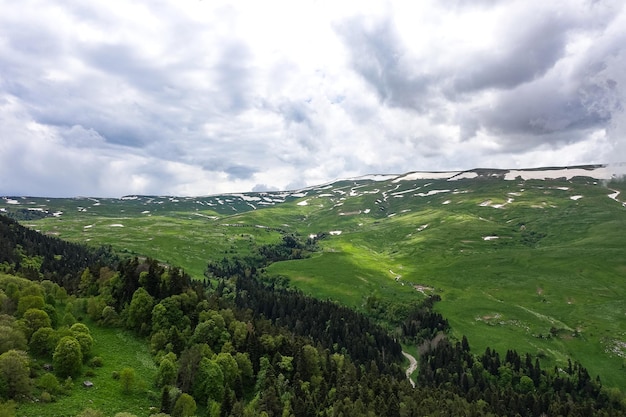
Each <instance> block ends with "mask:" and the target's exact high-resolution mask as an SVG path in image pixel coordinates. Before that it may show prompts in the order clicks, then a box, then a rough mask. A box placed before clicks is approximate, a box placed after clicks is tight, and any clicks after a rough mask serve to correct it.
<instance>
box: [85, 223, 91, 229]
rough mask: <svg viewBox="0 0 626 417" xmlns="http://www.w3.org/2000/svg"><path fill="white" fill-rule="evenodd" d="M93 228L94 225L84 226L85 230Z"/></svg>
mask: <svg viewBox="0 0 626 417" xmlns="http://www.w3.org/2000/svg"><path fill="white" fill-rule="evenodd" d="M92 227H93V224H88V225H87V226H83V229H91V228H92Z"/></svg>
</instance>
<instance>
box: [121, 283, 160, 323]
mask: <svg viewBox="0 0 626 417" xmlns="http://www.w3.org/2000/svg"><path fill="white" fill-rule="evenodd" d="M153 307H154V298H152V296H151V295H150V294H148V291H146V290H145V289H143V288H139V289H137V291H135V293H134V294H133V298H132V300H131V301H130V305H129V306H128V312H127V313H128V319H127V320H126V324H127V325H128V327H129V328H131V329H135V330H137V331H139V332H142V333H146V332H147V331H148V330H150V327H149V324H150V319H151V316H152V308H153Z"/></svg>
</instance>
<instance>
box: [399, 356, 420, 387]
mask: <svg viewBox="0 0 626 417" xmlns="http://www.w3.org/2000/svg"><path fill="white" fill-rule="evenodd" d="M402 354H403V355H404V357H405V358H407V359H408V360H409V367H408V368H407V369H406V377H407V378H409V382H410V383H411V385H412V386H413V388H415V381H413V380H412V379H411V374H412V373H413V372H414V371H415V370H416V369H417V359H415V357H414V356H413V355H410V354H408V353H406V352H405V351H402Z"/></svg>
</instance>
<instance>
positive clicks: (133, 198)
mask: <svg viewBox="0 0 626 417" xmlns="http://www.w3.org/2000/svg"><path fill="white" fill-rule="evenodd" d="M138 198H139V197H137V196H136V195H126V196H124V197H122V198H120V200H137V199H138Z"/></svg>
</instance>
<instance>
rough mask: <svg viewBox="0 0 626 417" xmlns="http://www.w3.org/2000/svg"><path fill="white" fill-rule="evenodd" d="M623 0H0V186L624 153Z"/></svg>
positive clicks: (294, 175) (209, 187) (623, 156)
mask: <svg viewBox="0 0 626 417" xmlns="http://www.w3.org/2000/svg"><path fill="white" fill-rule="evenodd" d="M625 98H626V6H625V3H624V2H623V0H615V1H614V0H605V1H604V0H596V1H592V0H580V1H579V0H567V1H558V0H555V1H545V0H538V1H536V0H507V1H497V0H471V1H470V0H447V1H439V0H420V1H410V0H407V1H382V0H378V1H367V0H360V1H349V0H342V1H332V2H331V1H322V0H315V1H314V0H298V1H274V0H266V1H256V0H255V1H245V0H242V1H234V2H233V1H223V2H222V1H217V0H171V1H170V0H133V1H125V0H115V1H112V0H102V1H101V0H89V1H84V0H65V1H59V0H42V1H37V0H20V1H14V0H0V195H5V196H18V195H28V196H47V197H73V196H93V197H121V196H124V195H132V194H147V195H177V196H201V195H210V194H219V193H231V192H232V193H235V192H247V191H269V190H294V189H299V188H303V187H306V186H313V185H317V184H322V183H325V182H328V181H331V180H333V179H338V178H349V177H355V176H360V175H366V174H392V173H396V174H401V173H405V172H409V171H448V170H467V169H472V168H478V167H482V168H487V167H489V168H504V169H507V168H508V169H512V168H531V167H542V166H569V165H579V164H596V163H615V162H625V161H626V116H625V114H624V99H625Z"/></svg>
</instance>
